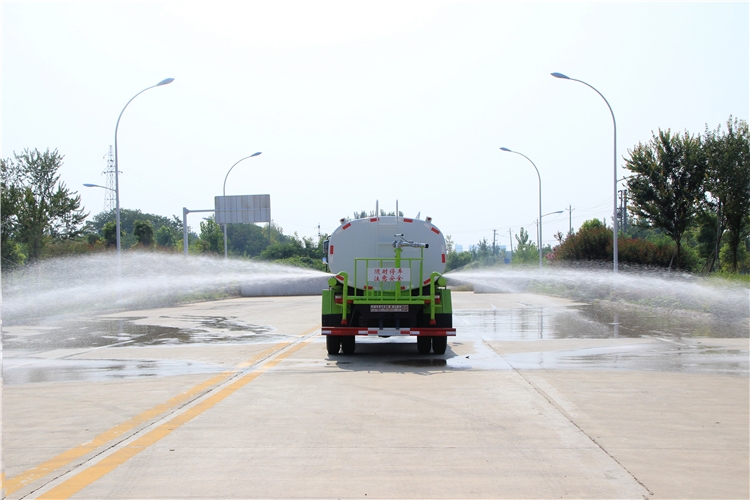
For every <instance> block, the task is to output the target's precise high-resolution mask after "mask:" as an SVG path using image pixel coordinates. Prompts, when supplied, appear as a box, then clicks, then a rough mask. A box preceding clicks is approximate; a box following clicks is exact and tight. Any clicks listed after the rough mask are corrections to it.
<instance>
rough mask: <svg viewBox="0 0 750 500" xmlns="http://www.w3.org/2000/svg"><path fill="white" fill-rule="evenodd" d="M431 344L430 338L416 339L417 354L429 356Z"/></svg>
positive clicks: (421, 337)
mask: <svg viewBox="0 0 750 500" xmlns="http://www.w3.org/2000/svg"><path fill="white" fill-rule="evenodd" d="M431 343H432V337H423V336H421V335H420V336H419V337H417V351H418V352H419V354H430V344H431Z"/></svg>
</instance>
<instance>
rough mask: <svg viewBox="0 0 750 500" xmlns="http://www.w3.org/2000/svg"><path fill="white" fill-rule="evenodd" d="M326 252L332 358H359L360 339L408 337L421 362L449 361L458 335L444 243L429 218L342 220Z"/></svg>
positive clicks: (325, 329) (325, 325) (325, 321)
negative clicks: (451, 341)
mask: <svg viewBox="0 0 750 500" xmlns="http://www.w3.org/2000/svg"><path fill="white" fill-rule="evenodd" d="M323 248H324V252H325V257H324V258H323V262H325V263H326V264H327V265H328V268H329V269H330V271H331V273H332V274H333V276H332V277H331V278H329V279H328V289H327V290H323V317H322V328H321V333H322V334H323V335H324V336H325V337H326V347H327V349H328V354H332V355H333V354H338V353H339V351H341V352H343V353H344V354H353V353H354V350H355V345H356V341H355V339H356V337H357V336H368V337H369V336H375V337H392V336H405V335H408V336H411V337H416V338H417V350H418V352H419V353H420V354H429V353H430V350H432V351H433V352H434V353H435V354H444V353H445V349H446V347H447V345H448V337H450V336H455V335H456V329H455V328H453V314H452V307H451V292H450V290H448V288H447V286H446V284H447V283H446V279H445V278H444V277H443V276H442V273H443V271H444V270H445V238H444V237H443V234H442V233H441V232H440V230H439V229H438V228H437V227H435V226H434V225H433V224H432V219H431V218H430V217H427V219H426V220H419V219H409V218H404V217H396V216H384V217H369V218H364V219H356V220H351V221H344V220H342V222H341V225H340V226H339V227H338V228H336V230H335V231H333V233H332V234H331V236H330V238H329V239H328V240H327V241H325V242H324V244H323Z"/></svg>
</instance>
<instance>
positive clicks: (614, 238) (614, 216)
mask: <svg viewBox="0 0 750 500" xmlns="http://www.w3.org/2000/svg"><path fill="white" fill-rule="evenodd" d="M550 74H551V75H552V76H554V77H555V78H560V79H563V80H572V81H574V82H578V83H582V84H584V85H586V86H587V87H589V88H590V89H593V90H594V92H596V93H597V94H599V97H601V98H602V99H604V102H605V103H607V107H608V108H609V113H610V114H611V115H612V124H613V125H614V138H615V139H614V143H615V145H614V171H615V177H614V190H613V194H612V196H613V200H614V201H613V210H612V253H613V257H612V260H613V261H614V266H613V269H614V274H617V267H618V266H617V122H616V121H615V113H614V112H613V111H612V106H610V105H609V101H607V99H606V98H605V97H604V96H603V95H602V93H601V92H599V91H598V90H596V89H595V88H594V87H592V86H591V85H589V84H588V83H586V82H584V81H582V80H576V79H575V78H570V77H569V76H565V75H563V74H562V73H550Z"/></svg>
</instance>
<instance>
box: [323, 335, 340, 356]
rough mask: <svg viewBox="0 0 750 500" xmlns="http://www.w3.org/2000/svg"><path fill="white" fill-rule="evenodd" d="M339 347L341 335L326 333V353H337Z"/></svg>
mask: <svg viewBox="0 0 750 500" xmlns="http://www.w3.org/2000/svg"><path fill="white" fill-rule="evenodd" d="M340 348H341V337H337V336H335V335H328V336H327V337H326V349H327V350H328V354H338V353H339V349H340Z"/></svg>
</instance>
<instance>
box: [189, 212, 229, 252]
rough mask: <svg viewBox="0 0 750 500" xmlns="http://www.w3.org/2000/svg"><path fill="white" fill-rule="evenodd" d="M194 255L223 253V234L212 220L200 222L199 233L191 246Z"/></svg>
mask: <svg viewBox="0 0 750 500" xmlns="http://www.w3.org/2000/svg"><path fill="white" fill-rule="evenodd" d="M192 248H194V252H195V253H216V254H218V253H224V233H223V232H222V230H221V226H220V225H219V224H217V223H216V221H214V220H213V219H206V220H205V221H203V222H201V232H200V235H199V237H198V240H196V241H195V242H194V244H193V247H192Z"/></svg>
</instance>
